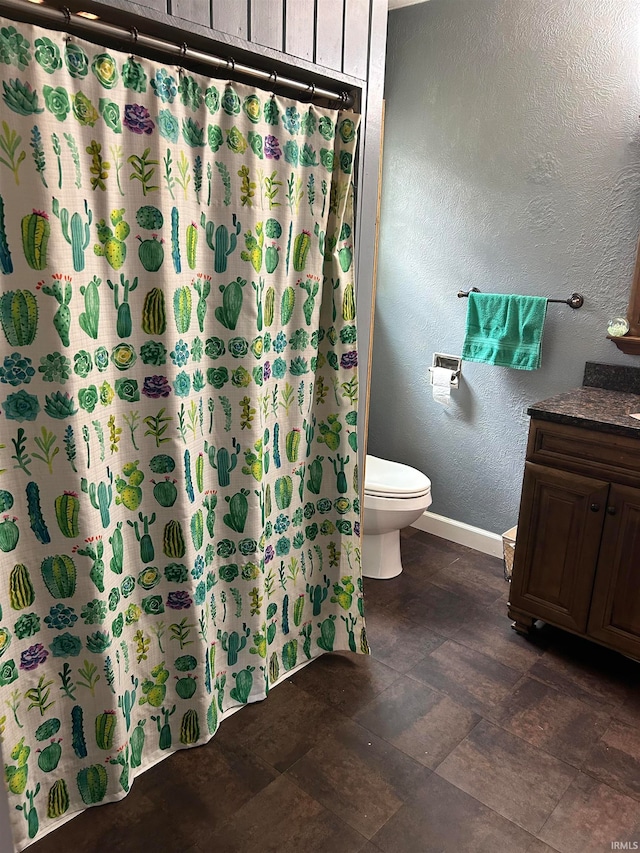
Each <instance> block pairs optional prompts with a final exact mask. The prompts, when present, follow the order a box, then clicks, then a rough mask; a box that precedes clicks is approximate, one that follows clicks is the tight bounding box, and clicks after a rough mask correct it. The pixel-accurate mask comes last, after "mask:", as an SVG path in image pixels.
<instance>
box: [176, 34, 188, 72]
mask: <svg viewBox="0 0 640 853" xmlns="http://www.w3.org/2000/svg"><path fill="white" fill-rule="evenodd" d="M188 49H189V48H188V45H187V43H186V41H183V42H182V44H181V45H180V65H179V66H178V74H179V75H180V76H182V75H183V74H184V68H183V67H182V63H183V62H184V60H185V58H186V56H187V50H188Z"/></svg>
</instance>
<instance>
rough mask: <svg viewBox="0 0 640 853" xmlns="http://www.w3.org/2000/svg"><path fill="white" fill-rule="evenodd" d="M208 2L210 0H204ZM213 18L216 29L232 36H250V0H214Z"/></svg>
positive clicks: (246, 37) (241, 37)
mask: <svg viewBox="0 0 640 853" xmlns="http://www.w3.org/2000/svg"><path fill="white" fill-rule="evenodd" d="M203 2H205V3H206V2H208V0H203ZM212 3H213V5H212V8H211V20H212V26H213V29H214V30H220V32H221V33H228V34H229V35H230V36H235V37H236V38H240V39H245V40H247V39H248V38H249V0H212Z"/></svg>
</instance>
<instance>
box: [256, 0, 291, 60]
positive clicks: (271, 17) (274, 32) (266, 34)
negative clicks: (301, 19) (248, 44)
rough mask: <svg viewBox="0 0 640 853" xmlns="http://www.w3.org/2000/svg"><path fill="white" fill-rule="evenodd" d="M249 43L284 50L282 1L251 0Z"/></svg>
mask: <svg viewBox="0 0 640 853" xmlns="http://www.w3.org/2000/svg"><path fill="white" fill-rule="evenodd" d="M251 41H252V42H253V43H254V44H263V45H265V46H266V47H272V48H274V50H284V0H251Z"/></svg>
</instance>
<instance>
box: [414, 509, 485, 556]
mask: <svg viewBox="0 0 640 853" xmlns="http://www.w3.org/2000/svg"><path fill="white" fill-rule="evenodd" d="M411 526H412V527H416V528H417V529H418V530H424V531H425V533H432V534H433V535H434V536H440V537H441V538H442V539H447V540H448V541H449V542H456V543H457V544H458V545H466V546H467V548H473V550H474V551H481V552H482V553H483V554H490V555H491V556H492V557H502V536H499V535H498V534H497V533H489V531H488V530H482V528H480V527H472V526H471V525H470V524H465V523H464V522H463V521H455V520H454V519H453V518H446V517H445V516H444V515H437V514H436V513H435V512H425V513H423V514H422V515H421V516H420V518H419V519H418V520H417V521H414V523H413V524H412V525H411Z"/></svg>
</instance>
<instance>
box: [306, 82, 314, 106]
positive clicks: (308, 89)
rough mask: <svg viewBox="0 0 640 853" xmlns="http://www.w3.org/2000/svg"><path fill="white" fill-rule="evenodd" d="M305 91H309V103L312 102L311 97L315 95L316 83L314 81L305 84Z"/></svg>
mask: <svg viewBox="0 0 640 853" xmlns="http://www.w3.org/2000/svg"><path fill="white" fill-rule="evenodd" d="M307 92H310V95H309V103H312V101H313V99H314V98H315V96H316V84H315V83H309V85H308V86H307Z"/></svg>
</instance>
